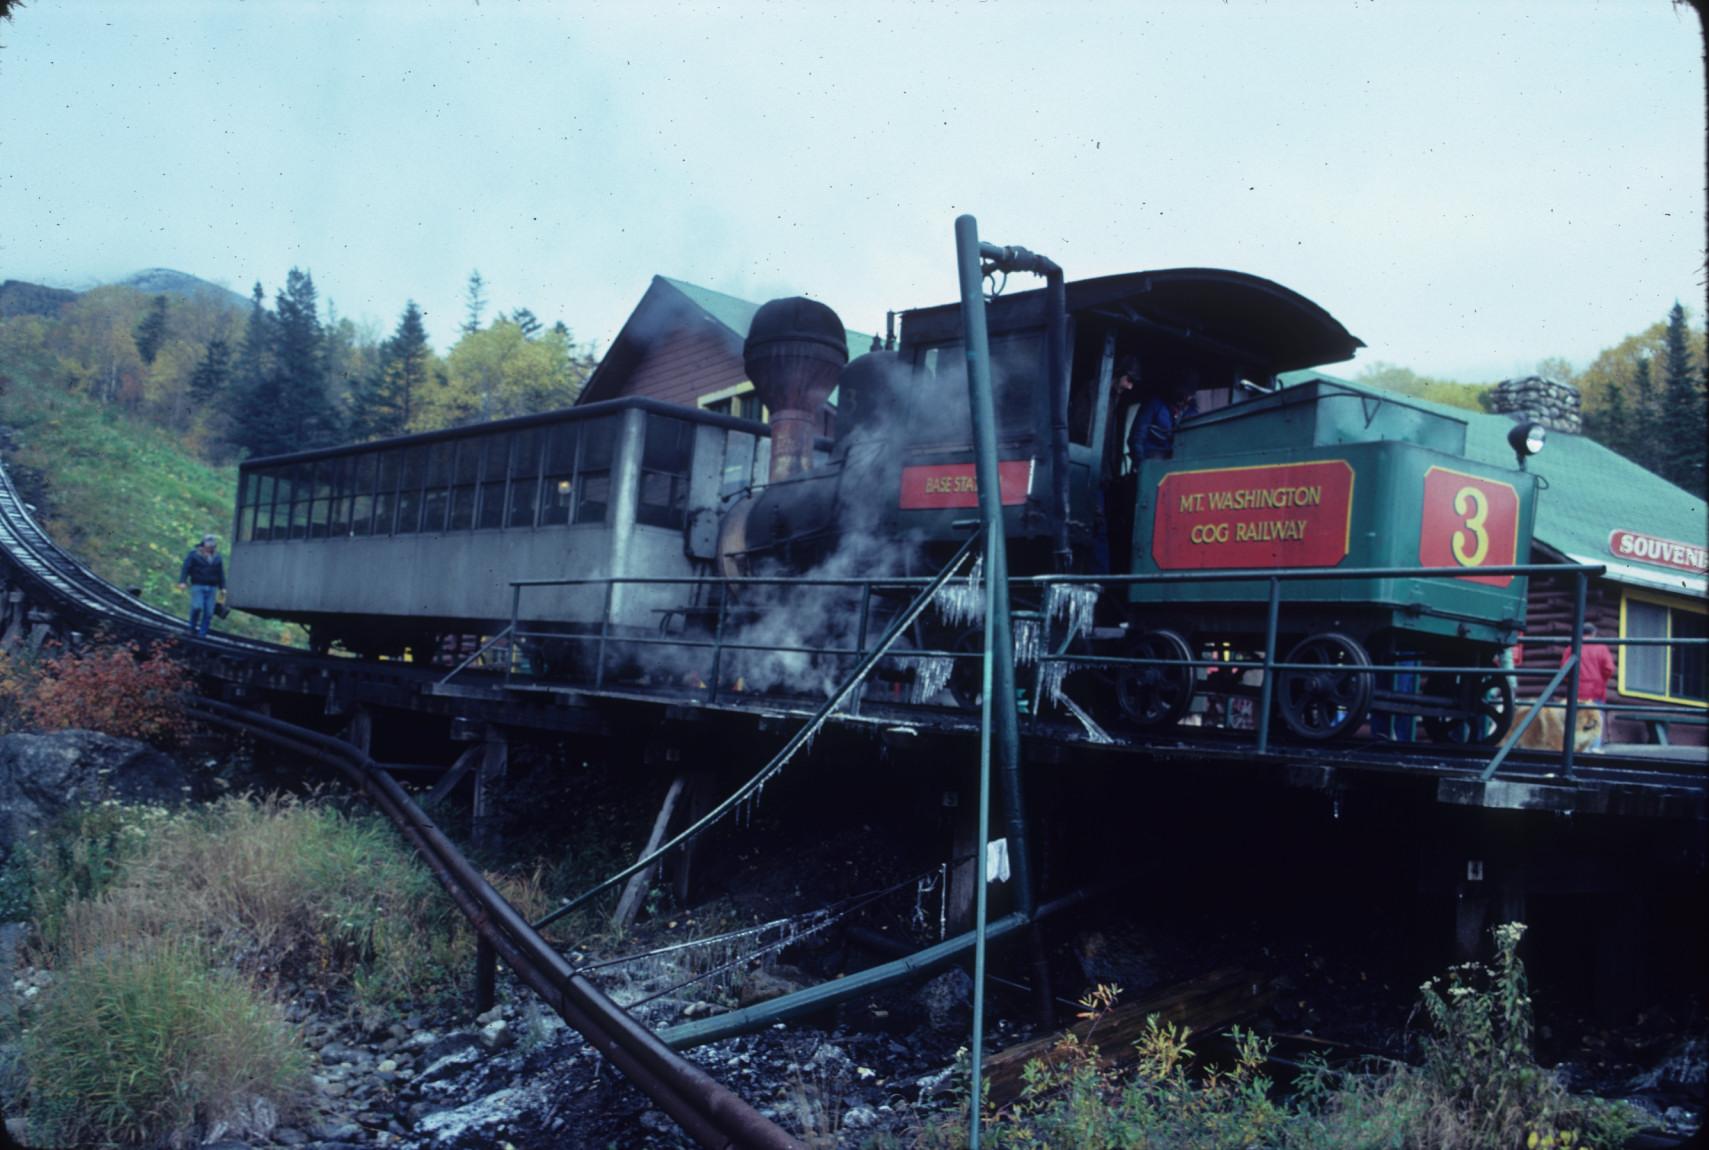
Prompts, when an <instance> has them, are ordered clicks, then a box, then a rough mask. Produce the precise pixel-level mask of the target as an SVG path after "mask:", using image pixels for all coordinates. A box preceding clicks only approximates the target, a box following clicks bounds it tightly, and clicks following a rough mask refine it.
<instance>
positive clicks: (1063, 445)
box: [1044, 264, 1074, 571]
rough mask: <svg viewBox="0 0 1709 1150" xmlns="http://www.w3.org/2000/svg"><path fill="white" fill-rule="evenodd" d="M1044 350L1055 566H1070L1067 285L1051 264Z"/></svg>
mask: <svg viewBox="0 0 1709 1150" xmlns="http://www.w3.org/2000/svg"><path fill="white" fill-rule="evenodd" d="M1045 307H1046V308H1047V309H1048V315H1047V316H1046V317H1045V329H1044V338H1045V351H1046V354H1047V355H1049V357H1050V376H1049V379H1050V482H1051V487H1052V491H1051V501H1052V502H1053V503H1055V505H1056V506H1055V507H1053V508H1052V509H1051V510H1052V511H1053V512H1054V513H1055V515H1056V569H1057V570H1058V571H1071V570H1073V569H1074V552H1073V550H1072V549H1071V548H1070V547H1069V545H1068V505H1069V493H1068V362H1067V356H1068V332H1067V330H1066V329H1067V327H1068V288H1067V286H1066V285H1065V284H1064V283H1063V282H1062V269H1061V268H1059V267H1057V266H1056V265H1055V264H1051V265H1050V266H1049V268H1048V269H1047V270H1046V272H1045Z"/></svg>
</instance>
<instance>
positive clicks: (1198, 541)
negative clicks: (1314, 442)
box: [1151, 459, 1353, 571]
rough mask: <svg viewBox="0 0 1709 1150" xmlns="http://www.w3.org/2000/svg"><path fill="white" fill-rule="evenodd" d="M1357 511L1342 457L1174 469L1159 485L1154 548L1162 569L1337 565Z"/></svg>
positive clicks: (1347, 466) (1348, 467)
mask: <svg viewBox="0 0 1709 1150" xmlns="http://www.w3.org/2000/svg"><path fill="white" fill-rule="evenodd" d="M1352 516H1353V465H1352V464H1350V463H1348V462H1347V461H1346V460H1344V459H1325V460H1321V461H1318V462H1316V463H1282V464H1276V465H1274V466H1269V467H1221V468H1217V469H1215V470H1211V471H1175V472H1171V473H1170V474H1168V475H1165V476H1164V477H1163V480H1162V482H1160V483H1159V484H1158V485H1157V513H1156V515H1155V516H1154V517H1153V519H1152V532H1151V554H1152V558H1153V559H1154V560H1155V561H1156V563H1157V566H1158V567H1159V568H1160V569H1162V570H1164V571H1179V570H1194V569H1201V568H1209V567H1219V568H1227V567H1333V566H1335V565H1336V564H1337V563H1339V562H1341V560H1343V559H1345V558H1346V557H1347V538H1348V531H1349V530H1350V528H1351V524H1352Z"/></svg>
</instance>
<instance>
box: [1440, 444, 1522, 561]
mask: <svg viewBox="0 0 1709 1150" xmlns="http://www.w3.org/2000/svg"><path fill="white" fill-rule="evenodd" d="M1518 547H1519V492H1518V491H1516V490H1515V489H1514V488H1513V485H1512V484H1510V483H1502V482H1500V481H1499V480H1495V479H1485V478H1483V477H1482V476H1480V475H1467V474H1466V473H1465V472H1463V471H1450V470H1449V469H1448V468H1446V467H1432V468H1431V469H1430V470H1428V471H1426V472H1425V473H1424V514H1423V516H1422V517H1421V525H1420V527H1419V533H1418V562H1419V564H1420V565H1421V566H1424V567H1507V566H1511V565H1513V564H1514V563H1516V562H1518V558H1517V551H1518ZM1460 578H1462V579H1465V580H1467V581H1469V582H1472V583H1488V584H1490V585H1491V586H1494V587H1505V586H1507V585H1508V584H1509V583H1511V582H1513V576H1511V575H1462V576H1460Z"/></svg>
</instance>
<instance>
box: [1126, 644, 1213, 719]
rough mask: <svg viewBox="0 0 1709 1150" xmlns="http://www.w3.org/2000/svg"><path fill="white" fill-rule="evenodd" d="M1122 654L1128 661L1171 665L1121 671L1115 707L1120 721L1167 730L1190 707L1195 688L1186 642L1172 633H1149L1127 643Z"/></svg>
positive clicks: (1191, 657)
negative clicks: (1145, 660) (1146, 661)
mask: <svg viewBox="0 0 1709 1150" xmlns="http://www.w3.org/2000/svg"><path fill="white" fill-rule="evenodd" d="M1125 654H1126V656H1127V657H1128V658H1130V659H1168V660H1170V662H1169V664H1167V665H1164V664H1156V665H1153V666H1148V667H1122V668H1121V669H1120V670H1118V671H1117V672H1116V676H1115V687H1116V703H1117V705H1118V706H1120V707H1121V711H1122V715H1123V717H1124V718H1126V719H1127V720H1128V722H1130V723H1134V724H1136V725H1138V726H1141V727H1166V726H1170V725H1171V724H1173V723H1176V722H1178V721H1179V720H1180V718H1181V716H1182V715H1185V714H1186V713H1187V708H1188V707H1190V706H1192V703H1193V692H1194V690H1195V689H1196V688H1197V686H1198V676H1197V675H1196V674H1195V672H1194V669H1193V667H1192V660H1193V653H1192V651H1191V650H1190V649H1188V647H1187V641H1186V640H1185V639H1183V638H1181V636H1179V635H1177V634H1176V633H1175V632H1173V631H1148V632H1146V633H1145V634H1143V635H1141V636H1139V637H1138V638H1137V639H1135V640H1133V641H1132V642H1131V643H1129V644H1128V649H1127V651H1126V652H1125ZM1177 664H1178V665H1177Z"/></svg>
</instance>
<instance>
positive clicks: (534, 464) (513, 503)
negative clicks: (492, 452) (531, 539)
mask: <svg viewBox="0 0 1709 1150" xmlns="http://www.w3.org/2000/svg"><path fill="white" fill-rule="evenodd" d="M543 438H544V437H543V436H542V435H541V433H540V431H539V430H538V429H536V428H530V429H528V430H527V431H521V432H518V433H517V435H516V455H515V457H514V458H513V459H512V460H511V478H510V515H509V517H508V518H507V519H506V520H505V525H506V526H508V527H532V526H534V504H535V495H536V493H537V492H538V491H539V489H540V444H541V440H542V439H543Z"/></svg>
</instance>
